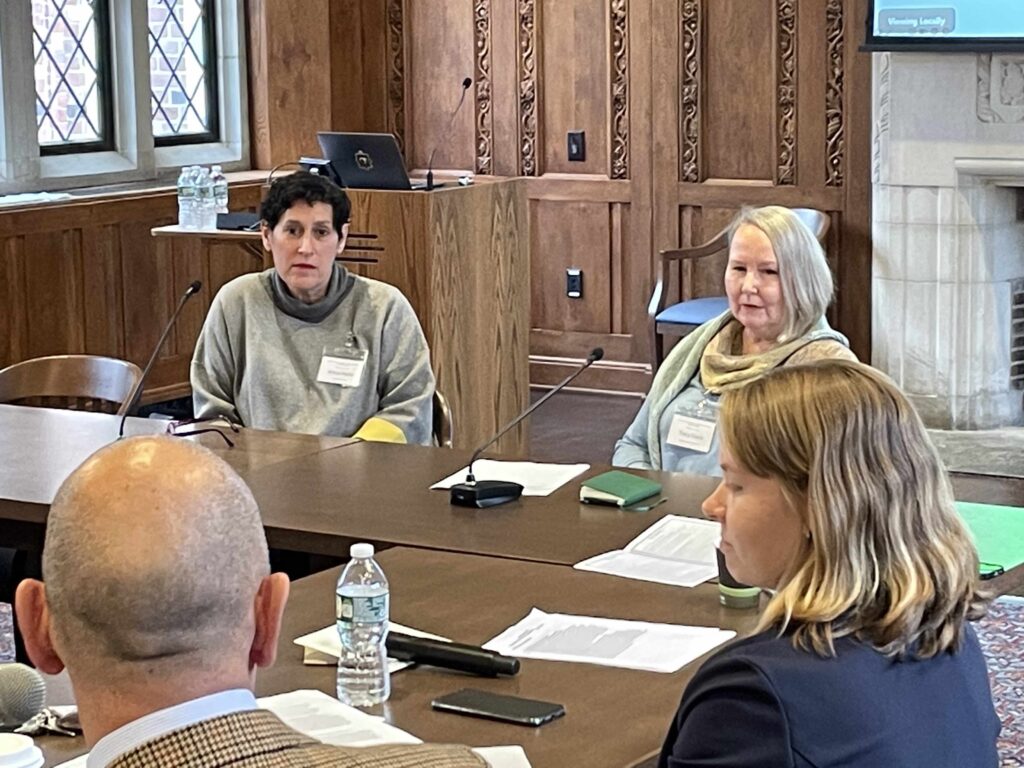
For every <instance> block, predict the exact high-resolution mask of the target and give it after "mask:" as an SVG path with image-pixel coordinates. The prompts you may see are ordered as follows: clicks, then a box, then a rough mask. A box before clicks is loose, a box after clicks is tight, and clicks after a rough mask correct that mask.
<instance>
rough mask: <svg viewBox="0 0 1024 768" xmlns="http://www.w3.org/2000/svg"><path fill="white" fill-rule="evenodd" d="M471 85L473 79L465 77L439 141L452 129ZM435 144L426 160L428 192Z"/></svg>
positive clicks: (431, 176) (432, 180) (432, 174)
mask: <svg viewBox="0 0 1024 768" xmlns="http://www.w3.org/2000/svg"><path fill="white" fill-rule="evenodd" d="M472 84H473V78H471V77H467V78H466V79H464V80H463V81H462V93H460V94H459V103H458V104H457V105H456V106H455V109H453V110H452V113H451V114H450V115H449V116H448V125H446V126H445V129H444V134H443V135H442V136H441V140H442V141H444V140H446V139H447V138H448V132H449V131H451V129H452V123H454V122H455V116H456V115H457V114H459V110H460V109H462V102H464V101H465V100H466V91H468V90H469V86H471V85H472ZM437 147H438V145H437V144H434V148H433V149H432V150H430V159H429V160H427V186H426V187H425V189H426V190H427V191H428V192H429V191H430V190H432V189H433V188H434V153H435V152H437Z"/></svg>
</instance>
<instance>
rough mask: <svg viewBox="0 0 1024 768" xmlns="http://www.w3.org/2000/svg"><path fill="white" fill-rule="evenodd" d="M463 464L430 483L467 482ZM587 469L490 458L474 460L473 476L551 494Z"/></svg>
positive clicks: (531, 493)
mask: <svg viewBox="0 0 1024 768" xmlns="http://www.w3.org/2000/svg"><path fill="white" fill-rule="evenodd" d="M466 469H467V468H466V467H463V468H462V469H460V470H459V471H458V472H456V473H454V474H452V475H449V476H448V477H446V478H445V479H444V480H441V481H439V482H436V483H434V484H433V485H432V486H430V488H431V490H436V489H438V488H440V489H443V490H447V489H448V488H451V487H452V486H453V485H456V484H457V483H464V482H465V481H466ZM588 469H590V465H589V464H538V463H537V462H534V461H492V460H491V459H477V460H476V461H474V462H473V476H474V477H475V478H476V479H477V480H511V481H512V482H513V483H519V484H520V485H521V486H523V496H550V495H551V494H552V493H554V492H555V491H557V490H558V489H559V488H561V487H562V486H563V485H565V484H566V483H568V482H569V481H570V480H572V479H573V478H574V477H578V476H579V475H582V474H583V473H584V472H586V471H587V470H588Z"/></svg>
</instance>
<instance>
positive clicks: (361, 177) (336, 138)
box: [316, 131, 412, 189]
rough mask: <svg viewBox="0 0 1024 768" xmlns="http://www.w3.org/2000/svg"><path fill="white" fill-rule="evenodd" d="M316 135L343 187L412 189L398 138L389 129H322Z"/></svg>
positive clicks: (325, 156) (322, 150)
mask: <svg viewBox="0 0 1024 768" xmlns="http://www.w3.org/2000/svg"><path fill="white" fill-rule="evenodd" d="M316 138H317V141H319V142H320V150H321V152H323V155H324V158H325V159H327V160H330V161H331V164H332V165H333V166H334V168H335V170H336V171H337V172H338V175H339V176H340V177H341V180H342V183H343V184H344V185H345V186H346V187H351V188H352V189H412V184H411V183H410V182H409V174H407V173H406V172H405V163H404V161H403V160H402V155H401V153H400V152H399V151H398V142H397V141H395V137H394V136H393V135H391V134H390V133H335V132H329V131H321V132H319V133H317V135H316Z"/></svg>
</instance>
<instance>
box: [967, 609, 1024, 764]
mask: <svg viewBox="0 0 1024 768" xmlns="http://www.w3.org/2000/svg"><path fill="white" fill-rule="evenodd" d="M976 628H977V630H978V637H979V639H980V640H981V647H982V648H984V649H985V656H986V658H987V659H988V675H989V679H990V680H991V681H992V698H994V699H995V702H996V711H997V712H998V713H999V719H1000V720H1001V721H1002V723H1003V732H1002V734H1001V735H1000V738H999V754H1000V756H1001V758H1002V766H1003V768H1024V650H1022V647H1024V642H1022V641H1024V598H1022V597H1001V598H999V599H998V600H995V601H993V603H992V605H991V607H990V609H989V613H988V616H986V617H985V618H984V619H982V620H981V621H979V622H978V624H977V626H976Z"/></svg>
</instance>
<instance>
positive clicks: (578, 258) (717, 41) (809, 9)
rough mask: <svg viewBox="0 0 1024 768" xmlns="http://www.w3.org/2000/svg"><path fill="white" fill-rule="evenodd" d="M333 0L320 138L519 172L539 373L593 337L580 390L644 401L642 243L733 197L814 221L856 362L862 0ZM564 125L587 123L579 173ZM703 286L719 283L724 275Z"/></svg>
mask: <svg viewBox="0 0 1024 768" xmlns="http://www.w3.org/2000/svg"><path fill="white" fill-rule="evenodd" d="M328 3H329V12H328V15H329V26H330V32H331V33H330V39H331V43H332V44H331V47H330V61H331V93H330V97H331V104H332V123H333V127H334V128H336V129H339V130H341V129H344V130H389V131H393V132H394V133H395V134H396V135H397V136H398V137H399V140H400V142H401V144H402V146H403V148H404V152H405V156H406V160H407V163H408V165H409V166H410V167H412V168H419V169H423V168H425V167H426V165H427V161H428V158H429V156H430V153H431V151H432V150H434V148H435V147H436V155H435V159H434V166H435V168H440V169H451V170H470V171H473V172H475V173H479V174H495V175H523V176H526V177H528V186H527V194H528V198H529V201H530V218H531V246H532V253H531V258H532V264H531V272H532V275H531V277H532V280H531V284H532V294H533V295H532V307H533V312H532V322H531V325H532V328H531V330H530V351H531V359H532V365H531V381H533V382H534V383H550V382H553V381H557V380H558V379H559V378H561V376H562V375H563V374H564V373H565V372H566V371H567V370H568V369H569V368H568V365H569V362H570V360H571V359H574V358H575V359H579V358H582V357H583V356H584V355H585V354H586V352H587V351H588V350H589V349H590V347H592V346H595V345H601V346H603V347H604V348H605V352H606V358H605V361H604V362H603V363H602V364H600V365H599V366H595V368H594V369H593V370H591V371H588V373H587V374H586V377H585V378H584V379H583V380H582V381H581V385H582V386H593V387H607V388H622V389H633V390H643V389H645V388H646V387H647V386H648V383H649V361H650V350H649V340H648V321H647V315H646V303H647V299H648V297H649V295H650V291H651V287H652V264H653V260H654V257H655V253H656V251H657V250H658V249H660V248H667V247H674V246H676V245H679V244H692V243H697V242H701V241H703V240H704V239H706V238H708V237H711V236H712V235H713V234H715V232H716V231H717V230H718V228H719V227H721V226H722V225H724V224H725V223H726V222H727V221H728V220H729V218H730V217H731V216H732V215H733V213H734V212H735V211H736V210H737V209H738V208H739V207H740V206H741V205H745V204H751V205H762V204H768V203H781V204H785V205H791V206H809V207H816V208H821V209H823V210H825V211H828V212H829V214H830V215H831V217H832V220H833V222H832V223H833V228H832V232H831V234H830V242H829V249H828V250H829V255H830V259H831V261H832V264H833V268H834V270H835V273H836V276H837V286H838V293H837V299H836V303H835V305H834V307H833V310H832V313H831V319H832V320H833V322H834V323H835V324H836V325H837V326H838V327H839V328H840V329H841V330H842V331H844V332H845V333H846V334H847V335H848V336H849V337H850V339H851V342H852V344H853V347H854V349H855V351H856V352H857V353H858V355H859V356H860V357H861V358H863V359H867V358H868V357H869V354H870V350H869V343H870V299H869V297H870V290H871V282H870V242H869V231H870V229H869V227H870V210H869V190H870V179H869V172H870V171H869V168H870V164H869V151H870V58H869V56H868V55H867V54H863V53H858V52H857V50H856V49H857V45H858V44H859V36H860V34H861V30H862V22H863V19H864V13H865V4H864V1H863V0H431V1H430V2H422V3H421V2H414V1H413V0H404V2H403V0H328ZM465 77H472V78H473V81H474V82H473V85H472V87H471V88H470V91H469V94H468V97H467V100H466V104H465V105H464V106H463V109H462V110H461V111H460V112H459V113H458V115H457V116H456V117H455V119H454V121H452V122H451V126H450V129H449V115H450V113H451V110H452V109H453V108H454V107H455V105H456V103H457V99H458V95H459V88H460V83H461V81H462V80H463V78H465ZM570 130H584V131H586V153H587V154H586V159H585V160H584V161H583V162H570V161H569V160H568V157H567V147H566V143H567V137H566V134H567V132H568V131H570ZM569 267H579V268H581V269H582V270H583V272H584V295H583V297H582V298H581V299H570V298H568V297H566V295H565V271H566V269H567V268H569ZM698 279H699V281H700V284H701V285H702V286H703V287H704V289H705V290H706V291H707V292H709V293H720V292H721V289H720V285H721V265H712V266H709V267H708V268H706V269H704V270H703V271H702V272H701V273H700V274H699V275H698Z"/></svg>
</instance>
